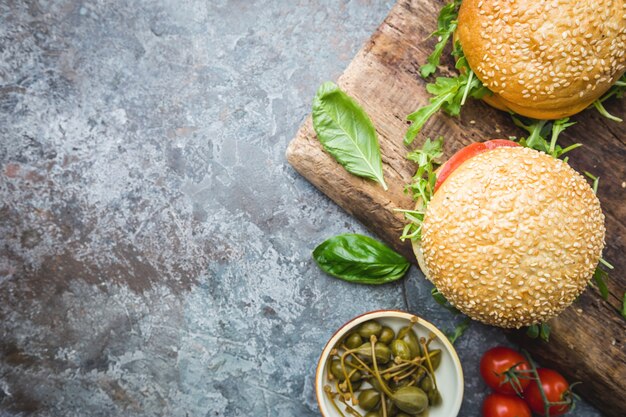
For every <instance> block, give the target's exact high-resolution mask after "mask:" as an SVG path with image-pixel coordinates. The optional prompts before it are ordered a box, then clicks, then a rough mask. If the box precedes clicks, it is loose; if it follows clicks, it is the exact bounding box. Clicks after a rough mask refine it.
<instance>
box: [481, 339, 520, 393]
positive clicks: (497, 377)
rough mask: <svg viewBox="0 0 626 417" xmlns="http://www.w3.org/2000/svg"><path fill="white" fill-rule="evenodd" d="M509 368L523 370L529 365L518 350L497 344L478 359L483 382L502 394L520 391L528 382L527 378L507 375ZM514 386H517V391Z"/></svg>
mask: <svg viewBox="0 0 626 417" xmlns="http://www.w3.org/2000/svg"><path fill="white" fill-rule="evenodd" d="M516 365H517V366H516ZM511 369H514V370H515V371H525V370H528V369H530V365H529V364H528V362H527V361H526V359H525V358H524V356H522V355H521V354H520V353H519V352H517V351H515V350H513V349H509V348H507V347H503V346H499V347H495V348H493V349H489V350H488V351H487V352H485V354H484V355H483V357H482V358H481V359H480V374H481V375H482V377H483V379H484V380H485V383H487V385H489V387H491V389H493V390H494V391H496V392H499V393H502V394H516V393H517V392H520V393H521V392H522V391H523V390H524V389H525V388H526V387H527V386H528V384H530V380H529V379H525V378H518V379H517V380H514V379H511V378H510V377H508V376H507V374H506V372H507V371H509V370H511ZM507 378H508V380H507ZM511 384H515V385H514V386H513V385H511ZM515 388H517V392H516V390H515Z"/></svg>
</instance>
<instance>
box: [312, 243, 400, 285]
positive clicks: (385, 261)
mask: <svg viewBox="0 0 626 417" xmlns="http://www.w3.org/2000/svg"><path fill="white" fill-rule="evenodd" d="M313 259H315V262H316V263H317V264H318V265H319V267H320V268H321V269H322V270H323V271H324V272H326V273H327V274H329V275H332V276H334V277H337V278H340V279H342V280H344V281H348V282H354V283H358V284H374V285H378V284H386V283H388V282H392V281H395V280H397V279H400V278H402V277H403V276H404V274H405V273H406V271H407V270H408V269H409V266H411V264H410V263H409V261H407V260H406V259H405V258H404V257H403V256H402V255H400V254H398V253H396V252H394V251H393V250H392V249H390V248H389V247H388V246H387V245H384V244H383V243H380V242H379V241H377V240H375V239H372V238H371V237H368V236H363V235H358V234H350V233H346V234H343V235H338V236H335V237H332V238H330V239H328V240H326V241H324V242H323V243H322V244H320V245H319V246H318V247H316V248H315V250H314V251H313Z"/></svg>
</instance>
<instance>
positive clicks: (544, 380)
mask: <svg viewBox="0 0 626 417" xmlns="http://www.w3.org/2000/svg"><path fill="white" fill-rule="evenodd" d="M537 374H539V379H540V380H541V385H542V386H543V391H544V392H545V394H546V398H547V399H548V401H549V402H552V403H553V402H561V401H571V399H569V395H567V394H568V393H569V383H568V382H567V380H566V379H565V378H563V376H562V375H561V374H559V373H558V372H557V371H553V370H552V369H546V368H539V369H537ZM524 399H525V400H526V403H528V405H529V406H530V408H531V409H532V410H533V411H534V412H535V413H537V414H539V415H540V416H544V415H545V408H544V403H543V398H542V397H541V393H540V392H539V386H538V384H537V381H532V382H531V383H530V384H529V385H528V387H527V388H526V390H524ZM571 407H572V404H571V402H570V404H564V405H552V406H550V410H549V411H550V416H551V417H555V416H560V415H562V414H565V413H567V412H568V411H569V410H570V408H571Z"/></svg>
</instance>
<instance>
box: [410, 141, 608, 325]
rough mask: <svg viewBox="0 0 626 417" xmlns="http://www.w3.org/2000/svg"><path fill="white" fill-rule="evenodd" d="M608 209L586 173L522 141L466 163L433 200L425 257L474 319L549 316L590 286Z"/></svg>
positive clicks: (498, 321)
mask: <svg viewBox="0 0 626 417" xmlns="http://www.w3.org/2000/svg"><path fill="white" fill-rule="evenodd" d="M604 233H605V229H604V215H603V214H602V210H601V208H600V202H599V201H598V198H597V197H596V195H595V194H594V192H593V190H592V189H591V187H590V186H589V184H588V182H587V181H586V180H585V178H583V176H582V175H580V174H579V173H577V172H576V171H574V170H573V169H572V168H571V167H570V166H569V165H567V164H566V163H565V162H563V161H561V160H558V159H555V158H552V157H551V156H549V155H546V154H544V153H541V152H538V151H535V150H532V149H528V148H522V147H516V148H509V147H507V148H496V149H493V150H490V151H487V152H484V153H481V154H479V155H476V156H474V157H472V158H470V159H469V160H467V161H465V162H464V163H463V164H462V165H460V166H459V167H458V168H457V169H456V170H454V171H453V172H452V174H450V176H449V177H448V178H447V179H446V181H445V182H444V183H443V184H442V185H441V187H440V188H439V189H438V190H437V192H436V193H435V195H434V196H433V198H432V199H431V201H430V203H429V204H428V207H427V210H426V215H425V218H424V222H423V225H422V239H421V242H420V243H421V247H420V245H419V244H418V245H415V246H414V250H415V251H416V256H417V258H418V260H419V261H420V265H422V266H423V267H424V268H423V271H424V273H425V274H426V275H427V276H428V278H429V279H430V280H431V281H432V282H433V284H435V286H436V287H437V288H438V289H439V291H440V292H441V293H442V294H443V295H444V296H445V297H446V298H447V299H448V301H450V303H452V304H453V305H454V306H455V307H457V308H458V309H459V310H461V311H462V312H463V313H465V314H467V315H468V316H470V317H471V318H473V319H475V320H479V321H481V322H483V323H487V324H491V325H494V326H499V327H507V328H519V327H522V326H529V325H531V324H535V323H539V322H544V321H546V320H548V319H550V318H552V317H554V316H556V315H557V314H559V313H560V312H561V311H562V310H563V309H565V308H566V307H567V306H569V305H570V304H571V303H572V302H573V301H574V300H575V299H576V297H577V296H578V295H579V294H580V293H581V292H582V291H583V290H584V289H585V288H586V286H587V284H588V282H589V280H590V279H591V277H592V275H593V272H594V270H595V268H596V266H597V264H598V261H599V259H600V257H601V254H602V249H603V247H604Z"/></svg>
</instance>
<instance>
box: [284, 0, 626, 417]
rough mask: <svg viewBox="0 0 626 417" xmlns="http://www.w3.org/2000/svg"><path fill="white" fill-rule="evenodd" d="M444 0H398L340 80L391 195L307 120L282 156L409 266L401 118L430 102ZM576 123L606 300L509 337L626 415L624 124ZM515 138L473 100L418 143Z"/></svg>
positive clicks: (591, 294)
mask: <svg viewBox="0 0 626 417" xmlns="http://www.w3.org/2000/svg"><path fill="white" fill-rule="evenodd" d="M442 4H443V3H442V2H439V1H436V0H413V1H411V0H400V1H398V2H397V3H396V5H395V6H394V7H393V9H392V10H391V12H390V13H389V15H388V16H387V18H386V19H385V21H384V22H383V23H382V24H381V26H380V27H379V28H378V29H377V30H376V32H375V33H374V34H373V36H372V37H371V38H370V39H369V40H368V41H367V43H366V44H365V46H364V47H363V48H362V49H361V50H360V51H359V52H358V54H357V56H356V57H355V58H354V60H353V61H352V63H351V64H350V65H349V66H348V68H347V69H346V71H345V72H344V73H343V75H342V76H341V77H340V79H339V80H338V84H339V85H340V86H341V87H342V88H343V89H344V90H345V91H346V92H347V93H348V94H350V95H351V96H352V97H354V98H355V99H356V100H357V101H358V102H359V103H360V104H361V105H362V106H363V107H364V109H365V110H366V111H367V113H368V114H369V116H370V117H371V119H372V120H373V122H374V125H375V126H376V129H377V132H378V135H379V140H380V147H381V152H382V157H383V170H384V174H385V179H386V181H387V183H388V185H389V190H388V191H387V192H384V191H383V189H382V188H381V187H380V186H379V185H378V184H376V183H375V182H372V181H367V180H363V179H360V178H357V177H355V176H352V175H350V174H348V173H347V172H346V171H345V170H344V169H343V168H342V167H341V166H340V165H338V164H337V163H336V162H335V161H334V160H333V159H332V158H331V157H330V156H329V155H328V154H326V153H325V152H324V151H323V149H322V147H321V145H320V144H319V142H318V141H317V139H316V137H315V133H314V131H313V129H312V125H311V119H310V117H309V118H308V119H307V120H306V121H305V123H304V124H303V126H302V127H301V128H300V130H299V131H298V133H297V135H296V138H295V139H294V140H293V141H292V142H291V143H290V145H289V148H288V150H287V159H288V160H289V162H290V163H291V164H292V165H293V166H294V168H295V169H296V170H297V171H298V172H299V173H301V174H302V175H303V176H304V177H306V178H307V179H308V180H309V181H310V182H311V183H313V184H314V185H315V186H316V187H317V188H318V189H320V190H321V191H322V192H323V193H325V194H326V195H328V196H329V197H330V198H331V199H333V200H334V201H335V202H336V203H337V204H339V205H340V206H341V207H343V208H344V209H345V210H346V211H347V212H349V213H350V214H352V215H354V216H355V217H356V218H358V219H359V220H360V221H361V222H363V223H364V224H365V225H366V226H367V227H368V228H370V229H371V230H372V231H373V232H374V233H376V234H377V235H378V236H379V237H380V238H381V239H383V240H384V241H386V242H387V243H389V244H390V245H391V246H393V247H394V248H395V249H396V250H398V251H399V252H401V253H402V254H404V255H405V256H407V257H408V258H409V259H412V260H413V261H414V260H415V259H414V257H413V253H412V251H411V247H410V245H409V243H408V242H405V243H402V242H400V240H399V239H398V236H399V235H400V232H401V230H402V228H403V226H404V224H405V221H404V220H403V217H402V215H400V214H398V213H395V212H394V211H393V209H395V208H411V207H412V206H413V202H412V200H411V198H410V197H409V196H407V195H406V194H404V192H403V188H404V185H405V184H406V183H408V182H409V181H410V179H411V177H412V175H413V173H414V171H415V166H414V164H413V163H411V162H409V161H407V160H406V159H405V158H404V156H405V155H406V153H407V151H408V149H407V148H406V147H405V146H404V145H403V143H402V138H403V137H404V133H405V131H406V129H407V123H406V115H407V114H409V113H410V112H412V111H414V110H415V109H416V108H417V107H419V106H422V105H424V104H426V103H427V102H428V98H429V96H428V94H427V92H426V91H425V84H426V83H425V82H424V80H422V79H421V78H420V77H419V75H418V70H419V66H420V64H421V63H423V62H425V60H426V57H427V56H428V54H429V53H430V51H432V48H433V45H434V43H435V41H436V40H435V39H431V38H429V37H428V35H429V34H430V33H431V32H432V31H433V30H434V28H435V26H436V16H437V14H438V12H439V9H440V8H441V6H442ZM448 55H449V54H446V56H448ZM447 59H448V61H447V62H446V66H444V67H442V71H444V73H445V72H448V71H452V69H453V65H452V62H451V59H450V58H449V57H448V58H447ZM607 108H608V109H609V111H610V112H612V113H613V114H617V115H621V116H626V100H621V101H620V100H614V101H612V102H610V103H608V104H607ZM575 120H576V121H577V122H578V124H577V125H575V126H573V127H571V128H570V129H568V130H567V131H566V133H565V134H563V136H562V138H563V139H562V140H563V143H564V144H569V143H573V142H580V143H583V144H584V145H585V146H584V148H582V150H577V151H574V152H573V153H572V154H571V159H570V163H571V165H572V166H573V167H574V168H576V169H578V170H580V171H582V170H586V171H590V172H592V173H595V174H597V175H599V176H600V178H601V180H600V188H599V197H600V200H601V202H602V206H603V209H604V212H605V214H606V225H607V248H606V250H605V253H604V257H605V258H606V259H608V260H609V261H610V262H611V263H613V265H615V271H613V272H612V273H611V276H610V282H609V290H610V295H609V300H608V301H604V300H602V299H601V298H600V296H599V295H598V293H597V291H596V290H594V289H589V290H587V291H586V292H585V293H584V294H582V296H581V297H580V298H579V299H578V301H577V302H576V303H575V304H574V305H573V306H572V307H570V308H568V309H567V310H566V311H565V312H563V314H561V315H560V316H559V317H558V318H556V319H554V320H552V321H551V322H550V325H551V326H552V329H553V331H552V336H551V339H550V342H549V343H544V342H541V341H536V340H530V339H528V338H527V337H526V336H524V334H523V332H509V334H508V335H509V337H510V338H511V339H512V340H514V341H516V342H517V343H519V344H520V345H521V346H523V347H524V348H526V349H528V350H529V351H530V352H531V353H532V354H533V356H534V357H535V358H536V359H537V360H538V361H540V362H541V363H542V364H543V365H545V366H553V367H555V368H557V369H559V370H560V371H562V372H563V373H564V374H565V375H566V376H567V377H568V378H569V379H570V380H572V381H573V380H580V381H583V384H582V385H581V386H580V387H579V388H578V389H577V391H578V392H579V393H581V394H582V396H583V397H585V398H586V399H587V400H589V401H590V402H591V403H593V404H594V405H595V406H596V407H598V408H599V409H600V410H602V411H603V412H604V413H605V414H606V415H607V416H611V417H618V416H620V417H622V416H624V415H626V395H624V391H625V385H624V384H625V381H626V349H625V347H624V346H625V340H624V336H625V334H626V333H625V331H626V322H625V321H624V319H623V318H621V316H620V315H619V309H620V308H621V300H622V297H623V295H624V291H625V290H626V276H625V275H624V273H623V271H624V270H625V269H626V256H624V255H625V253H626V223H625V220H626V204H624V203H626V199H625V197H626V189H625V187H626V183H625V182H624V181H626V164H624V162H625V161H626V123H621V124H618V123H614V122H611V121H608V120H606V119H604V118H602V117H600V116H599V115H598V114H597V112H595V111H591V110H588V111H586V112H584V113H582V114H580V115H577V116H576V117H575ZM521 134H523V132H521V131H519V129H517V128H516V127H515V126H514V125H513V124H512V123H511V120H510V118H509V117H508V116H507V115H506V114H504V113H503V112H499V111H497V110H494V109H493V108H491V107H489V106H487V105H485V104H483V103H481V102H471V103H469V104H467V105H466V106H465V107H464V108H463V112H462V116H461V117H460V118H451V117H446V116H444V115H439V116H437V117H435V118H433V119H431V121H430V122H429V123H428V125H427V126H426V127H425V129H424V131H423V132H422V134H421V135H420V137H419V138H418V140H417V141H416V143H418V144H421V143H422V141H423V140H424V138H426V137H429V136H430V137H436V136H439V135H442V136H444V138H445V139H446V140H445V155H446V157H448V156H450V155H451V154H452V153H454V152H455V151H457V150H458V149H460V148H462V147H463V146H465V145H467V144H469V143H471V142H473V141H476V140H484V139H493V138H498V137H500V138H506V137H508V136H511V135H521Z"/></svg>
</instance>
